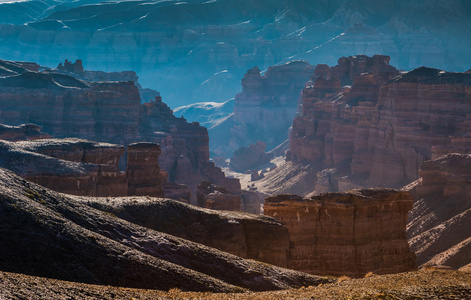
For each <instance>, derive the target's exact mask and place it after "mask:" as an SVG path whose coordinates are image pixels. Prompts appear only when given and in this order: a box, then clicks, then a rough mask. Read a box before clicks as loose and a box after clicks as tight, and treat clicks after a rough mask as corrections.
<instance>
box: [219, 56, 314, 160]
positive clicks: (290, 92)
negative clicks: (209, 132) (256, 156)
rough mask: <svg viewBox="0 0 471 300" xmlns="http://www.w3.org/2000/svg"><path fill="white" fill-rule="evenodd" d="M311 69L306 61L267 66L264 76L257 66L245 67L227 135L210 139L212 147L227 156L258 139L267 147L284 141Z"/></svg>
mask: <svg viewBox="0 0 471 300" xmlns="http://www.w3.org/2000/svg"><path fill="white" fill-rule="evenodd" d="M313 71H314V67H313V66H311V65H310V64H309V63H307V62H305V61H292V62H289V63H286V64H284V65H281V66H272V67H269V68H268V69H267V71H266V72H265V74H264V75H263V76H262V75H261V72H260V69H259V68H258V67H253V68H252V69H250V70H248V71H247V73H246V74H245V75H244V78H243V79H242V92H241V93H239V94H237V95H236V97H235V104H234V115H233V117H232V120H231V121H232V123H233V124H232V128H231V129H230V137H229V139H228V137H227V134H226V136H220V139H218V140H217V141H212V143H213V144H214V147H213V148H214V149H212V150H213V151H214V152H215V153H216V154H217V155H223V156H224V155H225V156H226V157H230V156H231V154H232V153H233V152H234V151H235V150H236V149H239V148H241V147H247V146H249V145H250V144H255V143H256V142H258V141H260V140H261V141H262V142H264V143H265V144H266V145H267V148H268V150H271V149H273V148H275V147H276V146H278V145H279V144H281V143H282V142H283V141H285V140H286V139H287V132H288V128H289V127H290V125H291V123H292V120H293V118H294V115H295V113H296V109H297V106H298V99H299V93H300V91H301V89H302V88H303V86H304V83H305V82H306V81H307V80H309V78H310V77H311V75H312V73H313ZM223 125H225V124H223ZM213 131H214V129H213ZM215 137H217V136H216V135H215Z"/></svg>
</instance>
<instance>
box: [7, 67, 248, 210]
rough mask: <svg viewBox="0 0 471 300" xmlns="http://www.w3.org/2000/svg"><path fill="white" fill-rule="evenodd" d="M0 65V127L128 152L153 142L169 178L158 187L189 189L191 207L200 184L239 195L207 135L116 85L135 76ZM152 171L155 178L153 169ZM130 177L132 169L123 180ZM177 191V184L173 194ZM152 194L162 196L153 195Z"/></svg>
mask: <svg viewBox="0 0 471 300" xmlns="http://www.w3.org/2000/svg"><path fill="white" fill-rule="evenodd" d="M1 65H2V66H3V68H2V69H3V70H4V72H5V73H8V75H7V76H4V77H2V78H0V105H1V107H2V109H1V111H0V123H4V124H7V125H20V124H27V123H35V124H38V125H40V126H41V128H42V131H43V132H45V133H47V134H49V135H50V136H52V137H55V138H66V137H77V138H85V139H88V140H96V141H100V142H108V143H116V144H123V145H126V146H128V145H129V144H132V143H135V142H143V141H146V142H151V143H158V144H159V145H160V150H159V151H160V152H161V153H160V155H158V156H159V162H158V166H159V168H161V169H162V170H163V171H165V172H166V173H167V174H166V175H165V174H163V175H162V179H158V178H157V177H155V180H157V181H159V182H161V183H163V182H165V181H169V182H170V183H177V184H178V183H179V184H185V185H188V186H189V189H190V190H191V191H192V195H193V196H192V197H190V198H191V199H190V201H193V203H195V204H196V187H197V185H198V184H199V183H200V182H201V181H204V180H209V181H211V182H214V183H215V184H217V185H219V186H222V187H224V188H226V189H227V190H229V191H230V192H232V193H235V194H240V184H239V182H238V180H237V179H231V178H226V177H225V175H224V173H223V172H222V171H221V170H220V169H219V168H217V167H215V165H214V163H213V162H210V161H209V147H208V133H207V130H206V128H204V127H201V126H199V125H198V124H197V123H188V122H186V120H185V119H183V118H177V117H175V116H174V115H173V112H172V110H171V109H170V108H169V107H168V106H167V105H166V104H165V103H163V102H162V100H161V98H160V97H159V96H157V97H156V98H155V99H154V100H152V101H151V102H146V103H144V104H141V98H140V94H139V89H138V87H136V85H135V84H134V81H116V80H119V79H120V76H121V75H123V76H124V79H136V78H135V73H133V72H129V73H126V72H124V73H116V74H107V73H104V72H87V71H83V68H82V66H81V62H75V63H73V64H72V63H70V62H66V64H65V66H67V68H66V70H62V73H61V72H56V71H55V70H45V71H39V66H38V65H36V64H32V63H19V62H11V61H1ZM31 66H33V67H31ZM60 68H61V66H59V69H60ZM62 68H64V67H62ZM72 71H73V72H72ZM64 72H66V73H67V74H64ZM76 73H79V74H82V75H81V78H89V77H90V78H92V79H93V80H103V79H105V80H109V81H85V80H83V79H79V78H76V77H74V76H72V75H73V74H76ZM113 80H114V81H113ZM10 131H11V130H10ZM127 149H128V150H127V151H130V150H129V147H127ZM131 149H132V147H131ZM133 151H138V149H134V150H133ZM129 155H130V153H127V157H130V156H129ZM134 155H138V156H139V155H141V154H139V153H138V152H136V153H135V154H134ZM155 157H156V156H155ZM155 157H154V158H155ZM148 159H150V158H148ZM118 167H119V166H116V168H118ZM114 171H116V170H114ZM145 172H147V171H144V173H145ZM149 172H151V173H152V174H160V170H158V171H157V169H155V170H153V171H152V170H149ZM134 173H135V172H133V171H131V169H129V172H128V177H129V178H128V179H131V177H133V176H134V175H133V174H134ZM144 173H142V174H141V175H137V176H140V177H141V179H138V180H140V181H141V183H143V182H142V178H144V177H146V176H147V175H148V174H147V175H146V174H144ZM151 173H149V174H151ZM159 176H160V175H159ZM165 177H166V179H165ZM131 180H132V179H131ZM159 182H155V184H157V185H159V184H161V183H159ZM149 184H151V183H149ZM167 186H169V185H167ZM169 187H170V186H169ZM136 188H137V187H136ZM174 188H175V185H174V186H173V187H171V189H174ZM139 189H141V191H140V192H139V193H141V194H142V193H146V190H145V189H142V187H141V188H139ZM114 195H116V194H114ZM118 195H121V196H122V195H126V193H118ZM151 195H154V196H157V195H161V193H160V192H151Z"/></svg>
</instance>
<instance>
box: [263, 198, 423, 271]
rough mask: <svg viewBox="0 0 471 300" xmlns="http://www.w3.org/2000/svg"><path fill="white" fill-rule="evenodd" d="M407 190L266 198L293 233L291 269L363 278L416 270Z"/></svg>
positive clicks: (267, 207) (268, 207)
mask: <svg viewBox="0 0 471 300" xmlns="http://www.w3.org/2000/svg"><path fill="white" fill-rule="evenodd" d="M412 200H413V199H412V196H411V195H410V194H409V193H407V192H400V191H397V190H386V189H366V190H355V191H352V192H349V193H343V194H340V193H329V194H323V195H321V196H315V197H312V198H310V199H303V198H302V197H300V196H295V195H279V196H272V197H269V198H267V199H266V200H265V204H264V213H265V215H269V216H272V217H274V218H275V219H277V220H278V221H280V222H281V223H283V224H285V225H286V227H288V231H289V234H290V240H291V242H290V243H291V245H290V251H289V253H290V254H289V260H288V267H290V268H293V269H295V270H300V271H303V272H307V273H311V274H323V275H335V276H340V275H348V276H354V277H361V276H363V275H365V274H366V273H368V272H373V273H376V274H386V273H398V272H405V271H410V270H414V269H416V262H415V254H414V253H413V252H411V251H410V249H409V246H408V244H407V238H406V235H405V230H406V223H407V213H408V211H409V210H410V209H411V208H412Z"/></svg>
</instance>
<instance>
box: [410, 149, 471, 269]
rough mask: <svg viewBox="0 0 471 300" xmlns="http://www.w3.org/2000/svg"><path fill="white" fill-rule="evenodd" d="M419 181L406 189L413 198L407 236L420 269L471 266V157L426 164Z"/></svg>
mask: <svg viewBox="0 0 471 300" xmlns="http://www.w3.org/2000/svg"><path fill="white" fill-rule="evenodd" d="M419 175H420V179H419V180H418V181H417V182H415V183H413V184H411V185H409V186H408V187H405V189H407V190H410V192H411V193H412V194H413V195H414V198H415V201H414V208H413V209H412V210H411V211H410V213H409V222H408V224H407V235H408V237H409V244H410V246H411V249H412V250H413V251H414V252H416V254H417V262H418V264H419V265H424V264H432V265H446V266H451V267H453V268H459V267H462V266H465V265H467V264H469V263H470V262H471V256H470V254H471V222H470V220H471V201H470V199H471V189H470V187H471V155H469V154H456V153H455V154H448V155H446V156H442V157H440V158H438V159H436V160H430V161H426V162H424V164H423V165H422V168H421V169H420V171H419Z"/></svg>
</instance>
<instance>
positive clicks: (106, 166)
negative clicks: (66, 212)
mask: <svg viewBox="0 0 471 300" xmlns="http://www.w3.org/2000/svg"><path fill="white" fill-rule="evenodd" d="M0 144H1V150H0V152H1V156H0V167H2V168H6V169H9V170H12V171H14V172H15V173H16V174H18V175H20V176H22V177H24V178H26V179H28V180H31V181H33V182H36V183H38V184H41V185H43V186H45V187H48V188H50V189H53V190H55V191H58V192H62V193H67V194H73V195H87V196H126V195H129V193H128V181H127V179H126V174H125V173H124V172H120V171H119V169H118V162H119V158H120V156H121V155H122V154H123V152H124V147H123V146H120V145H113V144H106V143H96V142H90V141H85V140H78V139H64V140H59V139H52V140H49V139H44V140H35V141H30V142H16V143H12V142H7V141H0Z"/></svg>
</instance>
